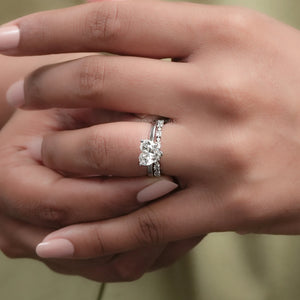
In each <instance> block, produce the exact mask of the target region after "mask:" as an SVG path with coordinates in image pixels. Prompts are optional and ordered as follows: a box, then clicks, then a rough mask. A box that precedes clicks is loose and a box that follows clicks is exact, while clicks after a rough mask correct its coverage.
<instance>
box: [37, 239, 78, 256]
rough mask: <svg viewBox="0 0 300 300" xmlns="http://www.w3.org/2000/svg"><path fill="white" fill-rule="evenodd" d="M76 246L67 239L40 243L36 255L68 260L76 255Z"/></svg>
mask: <svg viewBox="0 0 300 300" xmlns="http://www.w3.org/2000/svg"><path fill="white" fill-rule="evenodd" d="M74 251H75V248H74V245H73V244H72V243H71V242H70V241H69V240H65V239H54V240H50V241H48V242H44V243H40V244H38V245H37V247H36V254H37V255H38V256H39V257H42V258H66V257H72V256H73V254H74Z"/></svg>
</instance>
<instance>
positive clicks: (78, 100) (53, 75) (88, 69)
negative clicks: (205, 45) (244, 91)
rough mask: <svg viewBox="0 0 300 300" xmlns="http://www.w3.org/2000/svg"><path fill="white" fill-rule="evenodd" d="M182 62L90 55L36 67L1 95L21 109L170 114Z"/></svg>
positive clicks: (173, 109) (173, 112) (183, 70)
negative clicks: (99, 109) (77, 109)
mask: <svg viewBox="0 0 300 300" xmlns="http://www.w3.org/2000/svg"><path fill="white" fill-rule="evenodd" d="M184 67H187V65H186V64H185V65H184V66H183V65H180V66H179V65H178V64H175V63H172V62H166V61H160V60H153V59H146V58H134V57H117V56H115V57H111V56H102V55H101V56H100V55H99V56H95V55H94V56H90V57H86V58H83V59H78V60H74V61H70V62H66V63H62V64H58V65H52V66H47V67H43V68H40V69H38V70H37V71H35V72H33V73H32V74H31V75H30V76H29V77H27V78H26V79H25V83H24V81H19V82H17V83H15V84H14V85H12V86H11V88H10V89H9V90H8V92H7V101H8V102H9V103H11V104H12V105H14V106H18V107H22V108H26V109H27V108H31V109H32V108H38V109H45V108H51V107H67V108H79V107H86V108H87V107H91V108H101V109H108V110H114V111H122V112H130V113H145V112H147V113H148V114H153V115H163V116H165V117H170V118H174V117H175V116H177V114H178V112H177V113H176V111H178V108H177V105H178V103H179V100H181V99H179V97H178V95H180V94H182V91H181V90H180V88H179V87H180V84H179V83H181V82H182V80H183V78H186V77H187V76H188V74H190V73H188V70H187V68H184ZM185 73H186V76H185ZM51 87H55V88H51ZM166 95H168V97H166ZM168 99H172V103H170V101H168Z"/></svg>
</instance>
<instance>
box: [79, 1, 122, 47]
mask: <svg viewBox="0 0 300 300" xmlns="http://www.w3.org/2000/svg"><path fill="white" fill-rule="evenodd" d="M121 28H122V26H121V23H120V18H119V4H118V3H113V2H110V3H105V2H103V3H98V5H97V7H96V8H95V6H94V7H93V8H92V9H91V10H90V11H89V12H88V13H87V14H86V17H85V22H84V29H83V31H84V36H85V37H86V38H87V43H88V44H90V45H91V48H95V45H98V44H101V43H102V42H108V41H111V40H113V39H115V38H116V37H117V36H119V35H120V31H121Z"/></svg>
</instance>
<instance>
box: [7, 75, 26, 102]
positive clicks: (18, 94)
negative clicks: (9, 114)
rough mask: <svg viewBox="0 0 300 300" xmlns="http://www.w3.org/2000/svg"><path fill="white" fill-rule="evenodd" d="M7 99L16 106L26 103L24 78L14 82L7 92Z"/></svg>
mask: <svg viewBox="0 0 300 300" xmlns="http://www.w3.org/2000/svg"><path fill="white" fill-rule="evenodd" d="M6 101H7V102H8V104H10V105H12V106H14V107H20V106H22V105H23V104H24V103H25V95H24V80H19V81H17V82H15V83H14V84H12V85H11V86H10V88H9V89H8V90H7V92H6Z"/></svg>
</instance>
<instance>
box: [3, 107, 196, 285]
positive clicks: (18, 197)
mask: <svg viewBox="0 0 300 300" xmlns="http://www.w3.org/2000/svg"><path fill="white" fill-rule="evenodd" d="M120 120H127V121H136V120H137V119H136V118H134V117H133V116H130V115H126V114H119V113H113V112H107V111H99V110H93V111H92V110H88V109H77V110H63V109H60V110H59V109H55V110H47V111H41V112H24V111H18V112H17V113H16V114H15V115H14V116H13V118H12V119H11V120H10V121H9V122H8V123H7V124H6V126H5V127H4V128H3V130H2V131H1V132H0V165H1V173H0V190H1V197H0V207H1V213H0V224H1V234H0V249H1V250H2V251H3V252H4V253H5V254H6V255H7V256H9V257H12V258H16V257H30V258H35V259H40V260H41V261H43V262H44V263H46V264H47V265H48V266H49V267H50V268H51V269H53V270H55V271H58V272H60V273H67V274H76V275H81V276H85V277H87V278H90V279H93V280H98V281H102V282H103V281H124V280H133V279H137V278H138V277H140V276H141V275H143V273H145V272H147V271H151V270H153V269H156V268H161V267H163V266H166V265H169V264H171V263H172V262H174V261H175V260H177V259H178V258H179V257H180V256H182V255H183V254H184V253H186V252H187V251H188V250H190V249H191V248H192V247H194V246H195V245H196V244H197V243H199V242H200V240H201V239H202V237H197V238H193V239H189V240H185V241H181V242H177V243H169V244H168V243H162V244H160V245H156V246H151V247H146V248H143V249H139V250H134V251H129V252H126V253H119V254H118V255H114V256H105V257H100V256H99V257H95V258H94V259H92V260H77V259H76V260H56V259H50V260H49V259H41V258H39V257H38V256H37V255H36V253H35V248H36V246H37V245H38V244H39V243H40V242H41V241H42V240H43V238H44V237H45V235H47V234H49V233H50V232H51V231H53V229H54V228H60V227H61V226H66V225H67V224H74V223H78V222H89V221H92V220H94V221H98V220H101V219H106V218H113V217H116V216H120V215H124V214H127V213H129V212H131V211H133V210H136V209H137V208H138V207H141V206H142V205H143V203H141V202H139V201H138V200H140V196H141V195H142V194H143V193H140V191H142V190H144V189H145V188H146V190H144V191H146V194H145V193H144V197H145V195H146V196H147V197H148V199H146V198H144V200H150V198H156V197H159V196H161V195H163V194H165V193H168V192H170V191H171V190H172V189H174V188H176V184H174V183H172V182H170V181H169V179H168V178H162V180H161V179H154V178H148V177H139V178H130V179H126V178H106V179H103V178H99V177H94V178H89V179H81V178H73V179H72V178H65V177H64V176H63V175H61V174H59V173H57V172H54V171H52V170H49V169H48V168H46V167H45V166H43V165H41V163H40V162H39V161H37V160H36V156H37V154H36V153H35V152H34V151H33V150H32V149H35V146H34V145H36V144H38V143H39V142H38V141H39V140H40V137H41V136H42V135H44V134H49V133H52V134H53V133H54V132H57V131H59V130H72V129H73V130H74V129H76V128H80V127H83V126H90V125H92V124H96V123H97V124H98V123H102V122H115V121H120ZM151 184H153V185H152V186H154V185H155V184H159V186H157V185H156V188H155V190H154V192H155V193H156V194H155V193H153V190H152V194H151ZM149 191H150V193H149ZM157 193H159V194H157ZM137 195H140V196H137ZM155 195H156V196H155ZM149 196H150V198H149ZM94 242H95V241H94ZM88 246H89V245H87V247H88ZM56 247H60V249H63V251H72V249H73V246H72V245H71V244H70V243H64V242H63V241H59V242H58V243H56ZM48 251H49V249H48ZM50 251H52V252H51V254H52V257H54V256H55V251H57V250H56V249H54V248H52V250H51V249H50ZM59 256H60V253H59Z"/></svg>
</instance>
